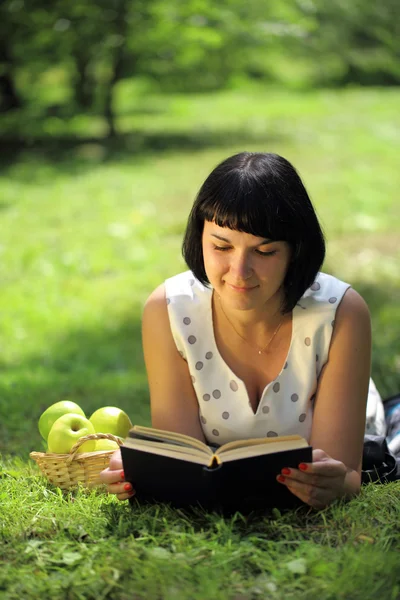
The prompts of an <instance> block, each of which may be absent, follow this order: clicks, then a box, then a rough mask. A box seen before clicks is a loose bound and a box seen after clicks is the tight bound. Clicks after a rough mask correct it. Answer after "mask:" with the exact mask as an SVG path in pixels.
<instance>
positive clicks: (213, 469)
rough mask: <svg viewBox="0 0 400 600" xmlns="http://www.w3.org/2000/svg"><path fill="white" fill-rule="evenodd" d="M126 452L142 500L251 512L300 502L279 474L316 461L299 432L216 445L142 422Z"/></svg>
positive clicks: (130, 478) (128, 472) (127, 475)
mask: <svg viewBox="0 0 400 600" xmlns="http://www.w3.org/2000/svg"><path fill="white" fill-rule="evenodd" d="M121 454H122V461H123V466H124V471H125V479H126V480H127V481H130V482H131V483H132V485H133V487H134V489H135V490H136V497H137V498H138V499H139V500H140V499H141V498H143V499H148V500H155V501H165V502H171V503H172V504H174V505H175V506H179V507H184V506H188V505H193V504H200V505H202V506H204V507H206V508H215V509H218V508H222V509H223V510H225V509H226V510H230V509H232V510H245V511H247V510H248V509H250V510H252V509H255V508H263V507H265V508H267V507H270V506H278V507H283V506H295V505H298V504H299V501H298V500H297V499H296V498H295V496H293V494H291V493H290V492H289V491H288V490H287V489H286V487H285V486H283V485H281V484H280V483H278V482H277V481H276V476H277V475H279V473H280V471H281V469H282V468H283V467H292V468H297V467H298V465H299V463H301V462H311V461H312V448H311V447H310V446H309V444H308V442H307V440H305V439H304V438H302V437H301V436H298V435H288V436H282V437H274V438H267V437H266V438H254V439H248V440H237V441H234V442H229V443H227V444H223V445H222V446H220V447H219V448H218V449H213V448H212V447H210V446H207V445H206V444H204V443H203V442H201V441H199V440H197V439H195V438H192V437H190V436H187V435H183V434H179V433H174V432H170V431H163V430H160V429H152V428H149V427H141V426H137V425H136V426H134V427H133V428H132V429H131V430H130V431H129V434H128V437H127V438H126V440H125V442H124V444H123V446H121ZM246 507H248V508H246Z"/></svg>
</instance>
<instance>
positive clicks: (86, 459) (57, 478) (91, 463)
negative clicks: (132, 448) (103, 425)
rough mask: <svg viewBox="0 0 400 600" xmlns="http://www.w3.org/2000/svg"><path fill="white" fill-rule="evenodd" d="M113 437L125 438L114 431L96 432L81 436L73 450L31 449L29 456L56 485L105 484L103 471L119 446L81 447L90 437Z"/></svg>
mask: <svg viewBox="0 0 400 600" xmlns="http://www.w3.org/2000/svg"><path fill="white" fill-rule="evenodd" d="M100 439H106V440H112V441H113V442H117V443H118V444H119V445H120V446H122V444H123V441H122V440H121V439H120V438H118V437H116V436H115V435H112V434H111V433H92V434H90V435H85V436H84V437H81V438H80V439H79V440H78V441H77V442H76V444H74V445H73V446H72V448H71V450H70V452H69V454H54V453H46V452H31V453H30V454H29V456H30V457H31V458H33V460H35V461H36V462H37V464H38V465H39V469H40V470H41V472H42V473H43V475H45V477H47V479H48V480H49V481H50V483H52V484H53V485H56V486H58V487H59V488H61V489H63V490H69V489H71V488H73V487H76V486H78V485H79V484H82V485H84V486H85V487H88V488H93V487H98V486H101V485H104V484H103V483H102V482H101V481H100V472H101V471H103V469H106V468H107V467H108V463H109V461H110V456H111V455H112V454H113V453H114V452H115V450H98V451H96V452H81V453H79V452H78V448H79V447H80V446H81V445H82V444H83V443H84V442H87V441H88V440H100Z"/></svg>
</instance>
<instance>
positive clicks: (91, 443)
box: [48, 413, 96, 454]
mask: <svg viewBox="0 0 400 600" xmlns="http://www.w3.org/2000/svg"><path fill="white" fill-rule="evenodd" d="M91 433H95V430H94V427H93V425H92V423H91V422H90V421H89V419H86V417H82V415H78V414H74V413H68V414H66V415H63V416H62V417H60V418H59V419H57V421H56V422H55V423H54V425H53V427H52V428H51V429H50V433H49V437H48V444H49V446H48V452H55V453H56V454H67V453H68V452H69V451H70V450H71V448H72V446H73V445H74V444H75V443H76V442H77V441H78V440H79V439H80V438H81V437H83V436H85V435H89V434H91ZM95 447H96V440H88V441H87V442H85V443H84V444H82V446H80V447H79V448H78V452H93V451H94V449H95Z"/></svg>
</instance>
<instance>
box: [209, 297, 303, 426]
mask: <svg viewBox="0 0 400 600" xmlns="http://www.w3.org/2000/svg"><path fill="white" fill-rule="evenodd" d="M213 294H214V288H210V294H209V301H208V315H209V319H208V325H209V327H210V330H211V331H210V334H211V335H210V337H211V340H212V343H213V346H214V351H215V353H216V355H217V356H218V359H219V361H220V362H221V363H222V364H223V365H224V366H225V368H226V369H228V370H229V372H230V373H231V375H232V377H233V378H235V379H236V380H237V381H238V382H239V383H240V384H241V385H242V387H243V390H244V392H245V394H246V396H247V404H248V407H249V410H250V411H251V413H252V414H253V416H254V417H256V416H257V415H258V414H259V413H260V410H261V408H262V404H263V400H264V399H265V397H266V395H267V393H268V390H269V389H270V388H271V387H273V386H274V384H276V383H278V381H279V378H280V377H281V375H282V373H283V371H284V370H285V369H286V368H287V366H288V364H289V362H290V354H291V351H292V347H293V340H294V339H295V327H296V323H297V305H296V306H295V307H294V308H293V310H292V335H291V338H290V345H289V350H288V352H287V355H286V358H285V361H284V363H283V366H282V368H281V370H280V371H279V373H278V375H277V376H276V377H275V379H273V380H272V381H270V382H269V383H267V385H266V386H265V387H264V389H263V391H262V394H261V396H260V400H259V402H258V405H257V410H256V411H255V412H254V410H253V407H252V406H251V403H250V397H249V393H248V391H247V387H246V384H245V383H244V381H243V380H242V379H240V377H238V375H236V373H235V372H234V371H233V370H232V369H231V367H230V366H229V365H228V364H227V363H226V362H225V360H224V359H223V358H222V355H221V353H220V351H219V348H218V345H217V340H216V339H215V331H214V316H213V305H212V301H213Z"/></svg>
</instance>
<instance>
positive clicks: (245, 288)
mask: <svg viewBox="0 0 400 600" xmlns="http://www.w3.org/2000/svg"><path fill="white" fill-rule="evenodd" d="M226 283H227V284H228V286H229V287H230V288H232V289H233V290H235V291H237V292H248V291H250V290H254V289H255V288H256V287H257V286H256V285H251V286H250V285H246V286H241V285H233V284H232V283H228V282H226Z"/></svg>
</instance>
